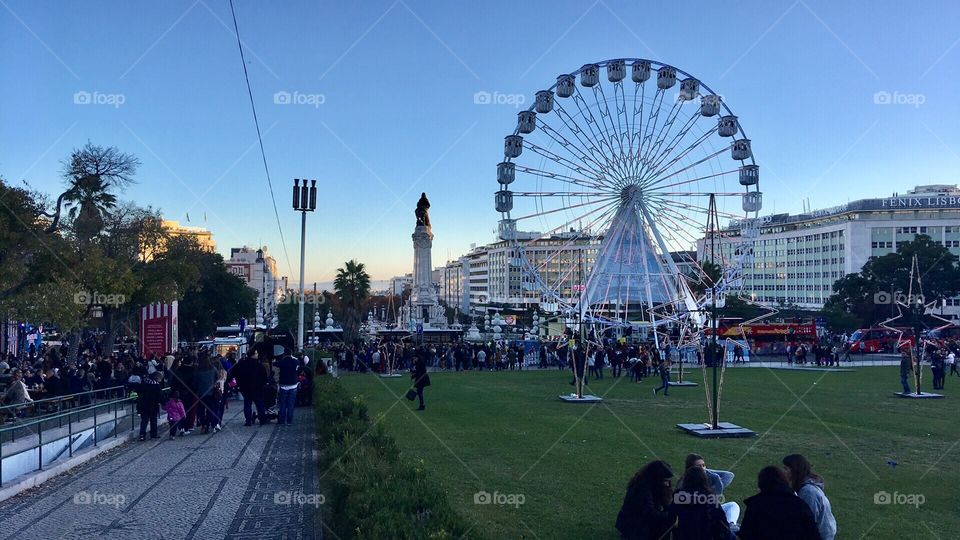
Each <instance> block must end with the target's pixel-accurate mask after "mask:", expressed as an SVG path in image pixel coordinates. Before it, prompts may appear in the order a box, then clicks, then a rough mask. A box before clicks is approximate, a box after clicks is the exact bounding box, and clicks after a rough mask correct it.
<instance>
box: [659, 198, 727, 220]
mask: <svg viewBox="0 0 960 540" xmlns="http://www.w3.org/2000/svg"><path fill="white" fill-rule="evenodd" d="M659 202H661V203H662V204H665V205H667V206H676V207H680V208H684V209H687V210H696V211H698V212H702V213H704V214H706V213H707V212H709V208H707V207H705V206H697V205H695V204H689V203H685V202H680V201H673V200H669V199H659ZM716 213H717V215H718V216H720V217H725V218H730V219H741V218H742V217H743V216H738V215H736V214H731V213H729V212H724V211H722V210H716Z"/></svg>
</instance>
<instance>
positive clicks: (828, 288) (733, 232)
mask: <svg viewBox="0 0 960 540" xmlns="http://www.w3.org/2000/svg"><path fill="white" fill-rule="evenodd" d="M741 225H742V222H736V221H735V222H731V223H730V224H729V226H728V227H727V228H726V229H724V230H722V231H721V236H722V238H720V239H719V240H718V241H717V244H718V247H719V250H720V253H721V254H722V257H723V258H724V259H725V260H733V257H734V250H736V249H737V246H738V244H739V242H740V241H741V239H740V226H741ZM921 234H925V235H927V236H930V237H931V239H933V240H934V241H935V242H937V243H939V244H940V245H943V246H945V247H947V248H948V249H949V250H950V252H951V253H953V254H954V255H960V190H958V189H957V186H955V185H928V186H917V187H916V188H914V189H912V190H910V191H908V192H907V193H905V194H903V195H900V194H893V195H892V196H891V197H886V198H878V199H863V200H858V201H853V202H850V203H847V204H844V205H840V206H836V207H833V208H826V209H823V210H816V211H812V212H809V213H805V214H799V215H789V214H775V215H771V216H765V217H763V218H761V226H760V236H759V238H757V239H756V240H755V244H754V260H753V263H752V267H745V268H744V269H743V273H744V294H745V295H748V296H750V297H751V298H753V299H755V300H756V301H758V302H760V303H763V304H767V305H778V304H795V305H797V306H799V307H801V308H804V309H820V308H822V307H823V304H824V302H826V300H827V299H828V298H829V297H830V295H831V294H832V289H833V283H834V282H835V281H836V280H837V279H839V278H841V277H843V276H845V275H847V274H851V273H856V272H859V271H860V269H861V268H863V265H864V264H865V263H866V262H867V261H868V260H869V259H870V258H871V257H879V256H882V255H886V254H888V253H894V252H896V250H897V247H899V246H901V245H902V244H904V243H907V242H910V241H912V240H914V239H915V238H916V237H917V235H921ZM697 249H698V252H699V256H698V259H700V260H703V259H704V257H705V255H706V254H707V253H708V252H709V243H708V242H706V241H705V240H704V239H701V240H700V241H698V243H697ZM707 258H709V257H707ZM944 314H946V315H950V316H952V317H954V318H956V317H957V315H958V314H960V299H948V300H947V302H946V306H945V307H944Z"/></svg>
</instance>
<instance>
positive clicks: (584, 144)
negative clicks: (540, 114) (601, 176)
mask: <svg viewBox="0 0 960 540" xmlns="http://www.w3.org/2000/svg"><path fill="white" fill-rule="evenodd" d="M575 95H576V94H575ZM577 106H578V107H579V105H577ZM553 110H554V112H556V113H557V118H559V119H560V121H561V122H563V125H564V126H566V128H567V130H569V131H570V132H571V133H573V136H574V138H576V139H577V141H578V142H579V143H580V147H581V148H582V149H583V150H584V151H585V152H588V153H589V154H590V156H591V157H592V158H593V159H592V161H593V162H594V163H597V164H598V165H599V166H600V167H601V170H603V171H607V170H609V169H612V168H613V163H612V162H611V159H610V156H608V155H607V154H606V153H605V152H604V151H603V150H601V149H600V148H598V147H597V145H596V144H595V141H596V137H595V136H594V135H592V133H593V130H590V131H591V134H587V132H586V131H585V130H584V128H583V127H581V126H580V124H579V123H578V122H577V121H576V119H575V118H574V117H573V115H571V114H570V113H569V112H567V110H566V109H564V108H563V105H561V104H560V102H554V105H553ZM587 129H589V121H588V126H587ZM584 139H586V140H584Z"/></svg>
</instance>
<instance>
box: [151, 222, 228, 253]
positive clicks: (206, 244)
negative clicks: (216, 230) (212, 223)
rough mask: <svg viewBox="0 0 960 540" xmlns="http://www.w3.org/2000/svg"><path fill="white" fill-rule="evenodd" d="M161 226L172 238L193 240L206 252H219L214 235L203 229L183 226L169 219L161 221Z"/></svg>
mask: <svg viewBox="0 0 960 540" xmlns="http://www.w3.org/2000/svg"><path fill="white" fill-rule="evenodd" d="M160 225H161V227H163V230H164V231H166V233H167V234H168V235H170V237H171V238H175V237H178V236H185V237H189V238H193V239H194V240H195V241H196V242H197V244H198V245H199V246H200V248H201V249H203V250H204V251H209V252H211V253H213V252H214V251H216V250H217V243H216V242H214V241H213V233H212V232H210V231H209V230H207V229H204V228H203V227H190V226H187V225H181V224H180V222H179V221H173V220H169V219H165V220H163V221H161V222H160Z"/></svg>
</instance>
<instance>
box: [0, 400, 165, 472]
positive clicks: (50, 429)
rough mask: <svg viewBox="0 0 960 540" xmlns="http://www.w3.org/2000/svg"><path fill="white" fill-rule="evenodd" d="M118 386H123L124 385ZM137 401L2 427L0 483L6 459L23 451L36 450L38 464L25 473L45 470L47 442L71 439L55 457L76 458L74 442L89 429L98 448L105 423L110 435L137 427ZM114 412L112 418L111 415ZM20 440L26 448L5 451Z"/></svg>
mask: <svg viewBox="0 0 960 540" xmlns="http://www.w3.org/2000/svg"><path fill="white" fill-rule="evenodd" d="M115 388H120V389H122V388H123V387H115ZM115 388H108V389H103V390H98V391H95V392H103V391H106V390H113V389H115ZM169 390H170V389H169V388H163V389H162V390H161V396H166V395H167V394H168V392H169ZM161 401H162V399H161ZM136 402H137V398H136V397H131V396H126V397H121V398H117V399H112V400H108V401H103V402H100V403H94V404H92V405H89V406H86V407H76V408H72V409H68V410H66V411H64V412H60V413H55V414H51V415H47V416H41V417H37V418H33V419H29V420H27V421H22V422H21V421H17V422H16V423H14V424H10V425H6V426H2V427H0V486H2V485H3V467H4V465H3V461H4V460H5V459H9V458H10V457H13V456H16V455H19V454H23V453H27V452H33V451H36V452H37V461H36V467H35V468H33V469H31V470H29V471H23V473H27V472H36V471H42V470H43V468H44V446H45V445H49V444H51V443H54V442H57V441H61V440H63V439H67V442H66V445H65V448H64V449H62V450H60V451H59V452H58V455H57V456H55V457H54V460H56V459H58V458H59V457H61V456H63V455H64V454H66V455H67V456H68V457H73V454H74V445H75V443H76V442H78V441H79V437H80V435H81V434H82V433H83V432H85V431H91V434H90V437H91V439H92V444H93V446H94V447H96V446H97V445H98V444H99V443H100V442H101V439H102V437H101V431H102V429H101V428H103V427H104V426H110V428H112V429H110V434H109V436H108V438H116V437H117V436H119V435H120V434H121V433H124V432H128V431H133V430H135V429H137V417H138V415H137V411H136ZM19 406H22V405H18V407H19ZM104 412H106V413H107V414H106V416H107V418H106V419H103V416H104V414H103V413H104ZM111 413H112V418H111V417H110V416H111ZM128 417H129V421H130V427H129V429H126V428H122V427H121V423H123V422H126V421H127V418H128ZM161 417H162V411H161ZM91 419H92V420H93V421H92V423H91V422H90V420H91ZM159 420H160V419H158V422H159ZM64 426H66V428H67V429H66V430H65V431H64V430H63V427H64ZM44 430H46V431H47V433H46V434H45V433H44ZM28 437H36V440H35V441H33V442H31V443H29V444H23V441H24V439H25V438H28ZM18 440H19V441H20V443H21V444H20V445H18V446H21V445H22V447H19V448H17V449H16V450H15V451H13V452H10V453H9V454H8V453H5V452H4V449H5V448H7V449H9V448H10V446H11V445H13V444H15V443H16V442H17V441H18ZM48 457H49V456H48ZM51 461H52V460H51Z"/></svg>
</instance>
